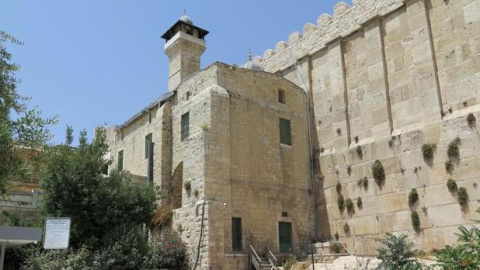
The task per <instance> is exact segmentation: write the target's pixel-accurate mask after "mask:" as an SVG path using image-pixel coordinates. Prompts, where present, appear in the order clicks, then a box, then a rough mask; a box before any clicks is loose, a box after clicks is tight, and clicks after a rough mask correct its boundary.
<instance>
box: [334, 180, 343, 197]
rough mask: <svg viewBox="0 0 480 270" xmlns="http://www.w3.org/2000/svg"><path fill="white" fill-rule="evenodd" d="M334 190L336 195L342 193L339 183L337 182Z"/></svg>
mask: <svg viewBox="0 0 480 270" xmlns="http://www.w3.org/2000/svg"><path fill="white" fill-rule="evenodd" d="M335 189H336V190H337V194H340V193H342V184H340V182H337V185H336V186H335Z"/></svg>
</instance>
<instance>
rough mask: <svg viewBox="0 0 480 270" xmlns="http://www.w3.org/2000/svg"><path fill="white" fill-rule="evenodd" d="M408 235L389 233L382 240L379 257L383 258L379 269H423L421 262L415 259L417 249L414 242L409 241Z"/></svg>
mask: <svg viewBox="0 0 480 270" xmlns="http://www.w3.org/2000/svg"><path fill="white" fill-rule="evenodd" d="M406 239H407V236H406V235H405V234H402V235H400V236H398V237H397V236H395V235H393V234H391V233H387V235H386V236H385V238H384V239H383V240H382V243H383V245H384V246H383V247H382V248H379V249H378V258H379V259H380V260H382V263H381V264H380V268H379V269H385V270H399V269H412V270H413V269H422V268H421V266H420V264H419V263H418V262H417V261H416V260H415V259H413V257H414V256H415V255H416V254H417V251H416V250H415V249H413V243H411V242H407V240H406Z"/></svg>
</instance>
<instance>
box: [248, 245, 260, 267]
mask: <svg viewBox="0 0 480 270" xmlns="http://www.w3.org/2000/svg"><path fill="white" fill-rule="evenodd" d="M250 260H251V262H252V264H253V266H254V267H255V269H256V270H261V269H262V266H261V263H262V260H261V259H260V256H258V254H257V252H256V251H255V249H254V248H253V247H252V245H250Z"/></svg>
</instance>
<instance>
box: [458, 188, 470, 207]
mask: <svg viewBox="0 0 480 270" xmlns="http://www.w3.org/2000/svg"><path fill="white" fill-rule="evenodd" d="M457 196H458V203H459V204H460V205H461V206H462V207H466V206H467V205H468V193H467V189H466V188H464V187H461V188H459V189H458V193H457Z"/></svg>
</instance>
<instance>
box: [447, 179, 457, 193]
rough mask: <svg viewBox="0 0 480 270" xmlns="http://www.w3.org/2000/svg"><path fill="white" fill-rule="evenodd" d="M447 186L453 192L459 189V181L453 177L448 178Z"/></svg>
mask: <svg viewBox="0 0 480 270" xmlns="http://www.w3.org/2000/svg"><path fill="white" fill-rule="evenodd" d="M447 187H448V190H449V191H450V192H452V193H454V192H457V191H458V186H457V182H455V180H453V179H452V178H450V179H448V181H447Z"/></svg>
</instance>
